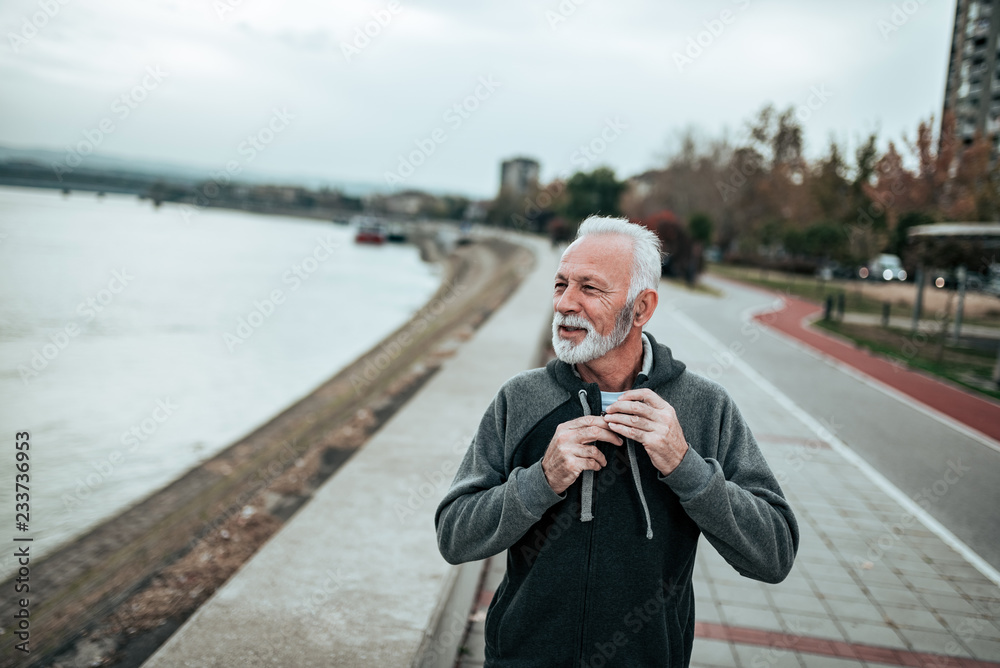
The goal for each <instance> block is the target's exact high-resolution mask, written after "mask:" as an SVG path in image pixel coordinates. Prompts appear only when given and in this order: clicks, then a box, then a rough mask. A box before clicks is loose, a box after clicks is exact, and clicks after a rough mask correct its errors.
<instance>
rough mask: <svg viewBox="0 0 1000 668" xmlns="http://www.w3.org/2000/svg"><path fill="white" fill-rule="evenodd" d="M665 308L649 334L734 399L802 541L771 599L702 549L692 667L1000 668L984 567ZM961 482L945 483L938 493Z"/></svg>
mask: <svg viewBox="0 0 1000 668" xmlns="http://www.w3.org/2000/svg"><path fill="white" fill-rule="evenodd" d="M660 294H661V307H660V309H658V310H657V312H656V314H655V316H654V318H653V320H652V321H651V322H650V324H649V327H648V329H649V330H650V331H651V332H652V333H653V334H654V335H656V336H657V338H658V340H660V341H663V342H665V343H666V344H667V345H669V346H670V347H671V348H672V349H673V350H674V352H675V354H676V356H677V357H678V358H679V359H681V360H682V361H684V362H685V363H687V364H688V366H689V368H690V369H692V370H693V371H695V372H698V373H701V374H702V375H706V376H709V377H711V378H713V379H715V380H717V381H719V382H720V383H722V384H723V385H724V386H725V387H726V388H727V389H728V390H729V392H730V393H731V394H732V395H733V397H734V398H735V400H736V402H737V404H738V406H739V407H740V410H741V411H742V412H743V414H744V416H745V417H746V419H747V421H748V422H749V424H750V426H751V428H752V429H753V431H754V434H755V435H756V437H757V440H758V442H759V443H760V447H761V449H762V451H763V453H764V455H765V457H766V458H767V460H768V461H769V462H770V464H771V467H772V469H773V470H774V471H775V473H776V475H777V476H778V479H779V481H780V482H781V484H782V488H783V489H784V491H785V493H786V494H787V496H788V498H789V500H790V502H791V504H792V507H793V509H794V510H795V512H796V515H797V518H798V520H799V524H800V527H801V530H802V538H801V545H800V549H799V553H798V558H797V560H796V564H795V567H794V568H793V570H792V572H791V574H790V575H789V577H788V578H787V579H786V580H785V581H784V582H782V583H781V584H778V585H764V584H761V583H758V582H755V581H753V580H749V579H747V578H743V577H741V576H740V575H738V574H737V573H736V571H735V570H734V569H733V568H732V567H731V566H729V565H728V564H727V563H725V561H723V559H722V558H721V557H719V556H718V554H717V553H716V552H715V550H714V549H713V548H712V547H711V545H709V544H708V543H707V542H706V541H705V540H704V539H702V541H701V544H700V547H699V554H698V560H697V566H696V569H695V591H696V610H697V620H698V623H697V626H696V638H695V643H694V656H693V665H694V666H698V667H702V668H708V667H713V668H728V667H732V666H740V667H743V668H762V667H783V666H795V667H810V668H811V667H817V668H834V667H848V666H851V667H855V666H869V667H876V666H922V667H927V668H930V667H932V666H933V667H935V668H944V667H962V668H973V667H976V668H982V667H985V666H1000V622H998V620H1000V587H998V581H1000V575H998V574H997V573H996V571H994V570H993V569H992V568H990V567H989V565H988V564H986V563H985V562H982V561H981V560H979V561H978V566H979V567H980V568H981V570H980V568H977V567H975V566H973V564H972V563H970V561H969V559H967V558H966V557H965V556H963V554H961V553H960V552H959V551H957V550H956V547H957V548H959V549H962V548H963V547H964V546H962V545H961V544H960V543H958V542H957V541H956V540H955V539H954V537H951V536H948V535H941V534H940V533H935V532H934V531H932V530H930V528H928V527H929V526H933V525H934V521H933V519H932V518H929V516H927V515H926V513H923V511H922V510H921V508H920V507H919V506H917V505H916V504H914V503H912V501H910V500H909V499H908V498H907V497H906V496H905V495H903V494H901V493H900V492H899V490H897V489H896V488H894V487H893V486H892V485H891V484H890V483H889V482H888V481H887V480H886V479H885V478H884V477H883V476H882V475H880V474H879V473H878V472H876V471H875V470H874V469H873V468H872V467H871V466H870V465H869V464H867V463H866V462H865V461H864V460H863V459H862V458H860V457H859V456H858V455H857V454H856V453H855V452H854V451H853V450H851V449H850V448H848V447H847V446H846V445H845V444H844V443H843V442H841V441H840V439H838V438H837V436H835V435H834V434H833V433H832V431H831V429H830V428H828V426H827V425H826V424H824V423H823V422H822V421H820V420H817V419H815V418H814V417H812V416H811V415H810V414H809V413H807V412H806V411H805V410H803V409H802V408H801V407H799V406H798V405H797V404H796V401H795V398H794V397H789V396H787V395H786V394H784V393H782V392H781V391H780V390H778V389H777V388H776V387H775V386H774V385H773V384H771V383H770V382H768V380H767V379H765V378H764V377H763V376H762V375H761V373H758V371H757V370H755V369H754V368H752V367H751V366H750V365H749V364H747V363H746V362H745V361H744V360H743V359H742V357H741V354H740V351H739V349H737V348H735V346H734V345H732V342H729V343H730V345H724V344H723V343H722V342H720V341H719V340H718V339H717V338H715V337H714V336H712V335H711V334H710V333H709V332H708V331H706V330H705V329H704V328H702V327H701V326H699V324H698V323H697V322H695V320H694V319H692V318H691V317H690V316H689V315H688V314H686V313H685V310H684V309H683V308H678V307H677V304H678V302H679V301H680V302H683V299H680V297H679V296H681V295H683V294H684V293H683V291H680V290H679V289H678V288H674V287H671V286H669V285H668V284H666V283H664V284H662V287H661V291H660ZM692 298H694V297H691V296H690V295H686V296H684V299H692ZM718 307H722V304H721V303H719V305H718ZM795 316H796V317H795V318H789V320H792V319H794V320H795V321H796V322H798V321H799V320H801V317H800V316H798V314H795ZM750 326H751V327H763V325H762V324H759V323H752V324H751V325H750ZM744 334H745V337H744V340H745V341H751V340H754V335H756V336H762V335H765V334H763V333H762V332H760V331H750V332H744ZM767 336H770V335H767ZM734 350H735V352H734ZM954 466H962V464H961V463H959V462H955V463H954ZM961 475H962V471H958V472H955V471H949V470H944V471H942V477H941V481H940V484H941V485H949V484H952V485H954V484H955V481H956V480H957V479H960V478H961ZM925 522H926V524H925ZM503 564H504V558H503V555H500V556H499V557H494V558H493V559H492V560H490V563H489V568H488V572H487V577H486V578H485V580H484V585H483V588H482V591H481V592H480V594H479V596H478V597H477V604H476V606H475V607H474V609H473V611H472V619H473V621H474V623H473V626H472V629H471V632H470V635H469V636H468V638H467V639H466V641H465V651H464V652H462V653H461V654H460V655H459V657H458V659H459V662H460V665H461V666H463V667H464V668H468V667H472V666H481V665H482V653H483V638H482V629H483V620H484V619H485V610H486V606H488V604H489V601H490V599H491V597H492V593H493V591H494V590H495V589H496V586H497V585H498V584H499V581H500V578H501V577H502V574H503ZM595 651H596V650H595ZM598 663H600V661H598V662H596V663H595V668H596V667H597V664H598Z"/></svg>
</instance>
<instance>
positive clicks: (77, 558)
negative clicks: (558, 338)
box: [0, 225, 532, 666]
mask: <svg viewBox="0 0 1000 668" xmlns="http://www.w3.org/2000/svg"><path fill="white" fill-rule="evenodd" d="M415 231H416V234H415V238H414V240H413V241H414V243H416V244H417V245H418V246H420V247H421V249H422V255H423V256H424V257H426V258H430V257H433V256H434V255H435V254H438V253H440V252H441V249H440V248H439V247H438V245H437V243H436V237H437V235H436V231H437V230H436V226H432V225H428V226H416V227H415ZM445 262H446V266H445V272H444V278H443V281H442V284H441V286H440V288H439V289H438V291H437V293H436V294H435V295H434V297H433V298H432V299H431V300H430V301H429V302H428V303H427V305H426V306H425V307H424V308H423V309H421V310H420V311H419V312H418V313H417V314H415V315H414V316H413V318H411V319H410V320H409V321H408V322H407V323H406V324H404V325H403V326H401V327H400V328H399V329H397V330H396V331H395V332H394V333H393V334H391V335H390V336H388V337H386V338H385V339H383V340H382V341H381V342H380V343H379V344H377V345H375V346H374V347H373V348H371V349H370V350H369V351H368V352H367V353H366V354H365V355H363V356H362V357H361V358H359V359H358V360H357V361H355V362H354V363H353V364H351V365H350V366H348V367H347V368H345V369H344V370H343V371H341V372H340V373H338V374H337V375H336V376H334V377H333V378H331V379H330V380H328V381H327V382H325V383H324V384H322V385H321V386H319V387H318V388H316V390H315V391H314V392H312V393H311V394H310V395H309V396H307V397H305V398H303V399H302V400H301V401H299V402H297V403H296V404H294V405H293V406H291V407H289V408H288V409H286V410H285V411H283V412H282V413H281V414H279V415H278V416H276V417H275V418H273V419H272V420H271V421H269V422H268V423H266V424H264V425H263V426H261V427H260V428H258V429H257V430H255V431H254V432H252V433H251V434H248V435H247V436H246V437H244V438H242V439H240V440H239V441H237V442H236V443H234V444H232V445H231V446H230V447H229V448H227V449H226V450H224V451H223V452H222V453H220V454H219V455H218V456H216V457H213V458H212V459H211V460H209V461H207V462H205V463H204V464H202V465H201V466H198V467H196V468H195V469H192V470H191V471H189V472H188V473H187V474H186V475H184V476H183V477H181V478H180V479H178V480H176V481H175V482H174V483H172V484H170V485H169V486H167V487H165V488H164V489H162V490H160V491H159V492H156V493H155V494H153V495H152V496H150V497H148V498H147V499H146V500H144V501H142V502H140V503H138V504H136V505H135V506H133V507H132V508H130V509H129V510H127V511H126V512H124V513H122V514H121V515H119V516H118V517H115V518H113V519H111V520H109V521H106V522H104V523H103V524H101V525H100V526H99V527H97V528H96V529H95V530H93V531H91V532H89V533H88V534H86V535H85V536H83V537H81V538H80V539H78V540H75V541H72V542H71V543H70V544H68V545H66V546H64V547H63V548H61V549H60V550H58V551H56V552H54V553H52V554H51V555H49V556H47V557H46V558H45V559H43V560H41V561H39V562H38V563H37V564H32V566H33V567H32V599H31V630H32V640H33V642H32V643H31V647H32V655H31V656H32V659H33V663H32V664H31V665H59V666H76V665H95V662H99V663H100V664H101V665H123V666H125V665H138V663H141V661H142V660H143V659H144V658H145V657H146V656H148V655H149V654H150V653H151V652H152V651H154V650H155V649H156V647H157V646H158V645H159V644H160V643H161V642H162V641H163V640H164V639H165V638H166V637H167V636H168V635H169V633H170V632H171V631H172V630H173V629H174V628H176V626H177V625H179V624H180V623H182V622H183V620H184V619H185V618H186V617H187V616H188V615H189V614H190V613H191V612H192V611H193V610H195V609H196V608H197V606H198V605H200V603H202V602H203V601H204V600H206V599H207V598H208V597H209V596H210V595H211V593H212V592H213V591H215V589H216V588H217V587H218V586H220V585H221V584H222V583H223V582H225V580H226V579H227V578H228V577H229V575H231V574H232V573H233V572H234V571H235V570H236V569H237V568H238V567H239V566H240V565H241V564H242V563H243V562H244V561H245V560H246V559H248V558H249V557H250V556H251V555H252V554H253V553H254V552H255V551H256V549H257V548H258V547H259V546H260V545H262V544H263V543H264V542H265V541H266V540H267V538H269V537H270V536H271V535H272V534H273V533H274V532H275V531H277V529H278V528H280V527H281V526H282V524H283V523H284V521H285V520H287V519H288V518H289V517H291V516H292V515H293V514H294V513H295V511H296V510H297V509H298V508H300V507H301V506H302V505H303V504H305V503H306V502H307V501H308V500H309V499H310V498H311V495H312V492H313V491H314V490H316V489H317V488H318V487H319V485H320V484H321V483H322V482H323V481H324V480H326V479H327V478H328V477H329V476H330V475H331V474H332V473H333V472H334V471H335V470H337V468H338V467H339V466H340V465H341V464H343V463H344V462H345V461H346V460H347V459H348V458H349V457H350V455H351V454H352V453H353V452H354V451H355V450H356V449H357V448H359V447H360V446H361V445H362V444H363V443H364V442H365V440H366V439H367V438H368V436H370V435H371V434H372V433H374V432H375V431H376V430H377V429H378V427H379V426H380V425H381V424H382V423H383V422H384V421H385V420H386V419H388V417H389V416H391V415H392V414H393V413H395V411H396V410H397V409H398V408H399V407H400V406H401V405H403V404H404V403H405V402H406V400H407V399H408V398H409V397H410V396H412V394H413V393H414V392H416V390H417V389H419V388H420V386H421V385H422V384H423V383H424V382H425V381H426V380H428V379H429V378H430V377H431V376H432V375H433V374H434V372H435V371H436V370H437V368H438V366H439V365H440V363H441V361H442V360H443V359H445V358H447V357H448V356H449V355H451V354H452V353H453V352H454V350H455V348H456V347H457V345H458V343H459V342H460V341H461V340H463V339H464V338H467V337H468V336H470V335H471V333H472V332H473V331H474V329H475V328H476V327H477V326H478V325H479V324H481V323H482V321H483V320H484V319H485V318H486V317H487V316H488V315H489V314H490V313H491V312H492V311H493V310H494V309H495V308H496V307H497V306H498V305H499V304H500V303H502V301H503V300H504V299H505V298H506V296H507V295H508V294H510V292H511V291H512V290H513V288H514V287H515V286H516V285H517V283H518V282H519V280H520V278H521V276H523V274H524V273H525V272H526V271H527V269H528V268H529V266H530V264H531V262H532V259H531V253H530V252H529V251H527V250H525V249H524V248H523V247H521V246H519V245H517V244H513V243H510V242H508V241H503V240H500V239H497V238H481V239H480V240H478V241H477V243H473V244H470V245H467V246H461V247H459V248H457V249H456V250H455V251H454V252H451V253H449V254H447V256H446V261H445ZM0 587H5V588H9V589H7V590H12V589H13V587H12V584H11V583H10V582H7V583H4V584H3V585H0ZM12 604H13V601H11V600H8V599H6V598H5V599H4V601H3V602H2V603H0V614H2V615H4V616H5V617H6V615H12V614H13V613H14V612H15V610H13V608H11V605H12ZM8 608H10V609H8ZM6 618H9V617H6ZM11 636H12V634H10V633H7V634H4V635H3V636H0V647H2V648H3V651H2V652H0V655H2V656H3V657H4V658H3V659H0V661H2V663H0V665H4V666H7V665H24V662H23V661H15V658H16V657H14V651H13V649H12V646H13V640H14V639H13V638H12V637H11Z"/></svg>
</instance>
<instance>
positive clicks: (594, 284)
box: [552, 235, 632, 364]
mask: <svg viewBox="0 0 1000 668" xmlns="http://www.w3.org/2000/svg"><path fill="white" fill-rule="evenodd" d="M631 263H632V241H631V239H629V238H627V237H619V236H611V235H607V236H605V235H602V236H592V237H586V238H584V239H583V240H581V241H578V242H575V243H573V245H571V246H570V247H569V248H568V249H566V252H565V253H564V254H563V257H562V261H561V262H560V263H559V271H558V272H557V273H556V278H555V290H554V292H553V297H552V305H553V308H554V309H555V314H554V317H553V322H552V347H553V348H554V349H555V352H556V355H557V356H558V357H559V359H561V360H562V361H564V362H566V363H568V364H577V363H581V362H589V361H591V360H594V359H597V358H599V357H603V356H604V355H606V354H607V353H608V352H610V351H611V350H613V349H615V348H617V347H618V346H620V345H621V344H622V342H623V341H624V340H625V337H626V336H627V335H628V333H629V331H631V328H632V305H630V304H627V303H626V302H627V298H628V288H629V280H630V266H631Z"/></svg>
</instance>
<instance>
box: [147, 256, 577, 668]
mask: <svg viewBox="0 0 1000 668" xmlns="http://www.w3.org/2000/svg"><path fill="white" fill-rule="evenodd" d="M523 241H524V243H527V244H529V245H531V246H532V247H533V248H534V249H535V251H536V256H537V261H536V263H535V266H534V269H533V270H531V271H530V272H529V273H528V275H527V276H526V278H525V279H524V282H523V283H522V285H521V288H520V289H519V290H518V291H517V292H516V293H515V294H514V295H513V296H512V297H511V298H510V299H509V300H508V301H507V302H506V303H505V304H504V305H503V306H502V307H501V308H500V309H499V310H498V311H497V312H496V313H494V314H493V316H492V317H491V318H490V319H489V320H487V321H486V323H485V324H484V325H483V326H482V327H481V328H480V329H479V330H478V331H477V332H476V333H475V335H474V336H473V338H472V339H470V340H469V341H468V342H467V343H465V344H463V345H461V346H460V347H459V348H458V350H457V352H456V354H455V356H454V357H453V358H451V359H449V360H447V361H446V362H445V363H444V365H443V366H442V368H441V370H440V371H439V372H438V373H437V374H436V375H435V376H434V377H433V378H432V379H431V380H430V381H429V382H428V383H427V385H425V386H424V387H423V388H422V389H421V390H420V392H418V393H417V395H416V396H415V397H414V398H413V399H411V400H410V401H409V402H408V403H407V404H406V406H404V407H403V408H402V409H401V410H400V411H399V412H398V413H396V415H395V416H393V417H392V419H391V420H390V421H389V422H388V423H386V425H385V426H384V427H383V428H382V429H381V430H380V431H379V432H377V433H376V434H375V436H374V437H373V438H372V439H371V440H370V441H369V442H368V443H367V444H366V445H365V446H364V447H363V448H361V450H359V451H358V452H357V454H355V455H354V456H353V457H352V458H351V459H350V460H349V461H348V462H347V463H346V464H345V465H344V466H342V467H341V468H340V469H339V470H338V471H337V473H336V474H335V475H334V476H333V477H331V478H330V479H329V480H327V481H326V483H324V485H323V486H322V487H321V488H320V489H319V490H318V492H317V494H316V495H315V497H314V498H313V499H312V500H311V501H310V502H309V503H308V504H307V505H306V506H304V507H303V508H302V509H301V510H300V511H299V512H298V513H297V514H296V515H295V516H294V517H292V519H291V520H290V521H289V522H288V524H286V525H285V526H284V527H283V528H282V529H281V531H279V532H278V533H277V534H275V536H274V537H272V538H271V540H270V541H269V542H268V543H267V544H265V545H264V547H263V548H261V550H260V551H259V552H258V553H257V554H256V555H254V557H253V558H252V559H251V560H250V561H249V562H247V563H246V564H245V565H244V566H243V568H242V569H241V570H240V571H238V572H237V573H236V574H235V575H234V576H233V577H232V578H231V579H230V580H229V581H228V582H227V583H226V584H225V585H224V586H223V587H222V588H221V589H219V590H218V591H217V592H216V593H215V595H214V596H213V597H212V598H211V599H209V600H208V601H207V602H206V603H205V604H204V605H203V606H202V607H201V608H200V609H199V610H198V611H197V612H196V613H195V614H194V615H193V616H192V617H191V618H190V619H188V621H187V622H186V623H185V624H184V625H183V626H182V627H181V628H180V629H179V630H178V631H177V632H176V633H175V634H174V635H173V636H172V637H171V638H170V639H169V640H168V641H167V642H166V643H165V644H164V645H163V646H162V647H161V648H160V650H159V651H158V652H157V653H156V654H154V655H153V656H152V657H151V658H150V659H149V660H148V661H147V662H146V663H145V664H143V665H144V666H148V667H149V668H176V667H177V666H187V667H192V668H200V667H208V666H211V667H213V668H222V667H225V668H257V667H261V666H273V667H275V668H313V667H315V668H321V667H322V668H327V667H328V666H357V667H359V668H360V667H364V668H371V667H373V666H379V667H381V666H410V665H421V666H442V667H443V666H450V665H451V664H452V663H453V662H452V659H451V657H453V656H454V655H455V651H456V648H457V644H458V642H459V640H460V639H461V636H462V633H463V632H464V629H465V626H466V611H467V610H468V606H469V601H471V595H472V592H473V590H474V587H475V582H476V580H477V575H478V573H477V566H478V565H477V564H472V565H470V568H466V569H462V568H455V567H452V566H450V565H449V564H447V563H446V562H445V561H444V559H443V558H442V557H441V555H440V553H439V552H438V549H437V539H436V535H435V531H434V510H435V509H436V507H437V503H438V501H439V500H440V498H441V497H442V496H443V495H444V493H445V491H446V489H447V487H448V485H449V484H450V483H451V479H452V477H453V476H454V473H455V471H456V469H457V467H458V463H459V462H460V461H461V458H462V456H463V454H464V453H465V450H466V448H467V447H468V444H469V441H470V439H471V436H472V434H473V433H474V432H475V429H476V427H477V426H478V424H479V421H480V419H481V417H482V413H483V411H484V410H485V409H486V407H487V406H488V405H489V402H490V401H491V400H492V398H493V396H494V395H495V393H496V391H497V388H499V387H500V385H501V384H502V383H503V382H504V381H505V380H506V379H507V378H509V377H510V376H512V375H514V374H515V373H517V372H519V371H521V370H523V369H525V368H528V367H530V366H531V365H532V364H533V362H534V358H535V354H536V351H537V345H538V342H539V338H538V337H539V334H540V333H541V332H542V330H543V328H545V327H547V326H548V322H549V321H548V320H547V317H548V315H547V313H548V310H549V309H551V301H550V299H549V294H550V290H551V279H552V276H553V275H554V273H555V268H556V263H557V260H558V256H557V255H556V254H554V253H553V252H552V251H551V250H550V249H549V247H548V243H546V242H544V241H540V240H537V239H524V240H523ZM468 574H471V575H472V578H471V581H470V582H471V585H470V586H469V592H468V596H469V598H468V599H466V600H465V601H463V602H462V606H461V607H462V610H461V612H460V613H453V612H452V611H450V609H449V606H448V603H449V600H450V599H451V598H453V597H457V598H461V597H460V596H458V594H456V592H457V591H458V590H459V589H461V588H462V586H464V583H465V582H466V581H469V580H468V578H467V577H466V576H467V575H468Z"/></svg>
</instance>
